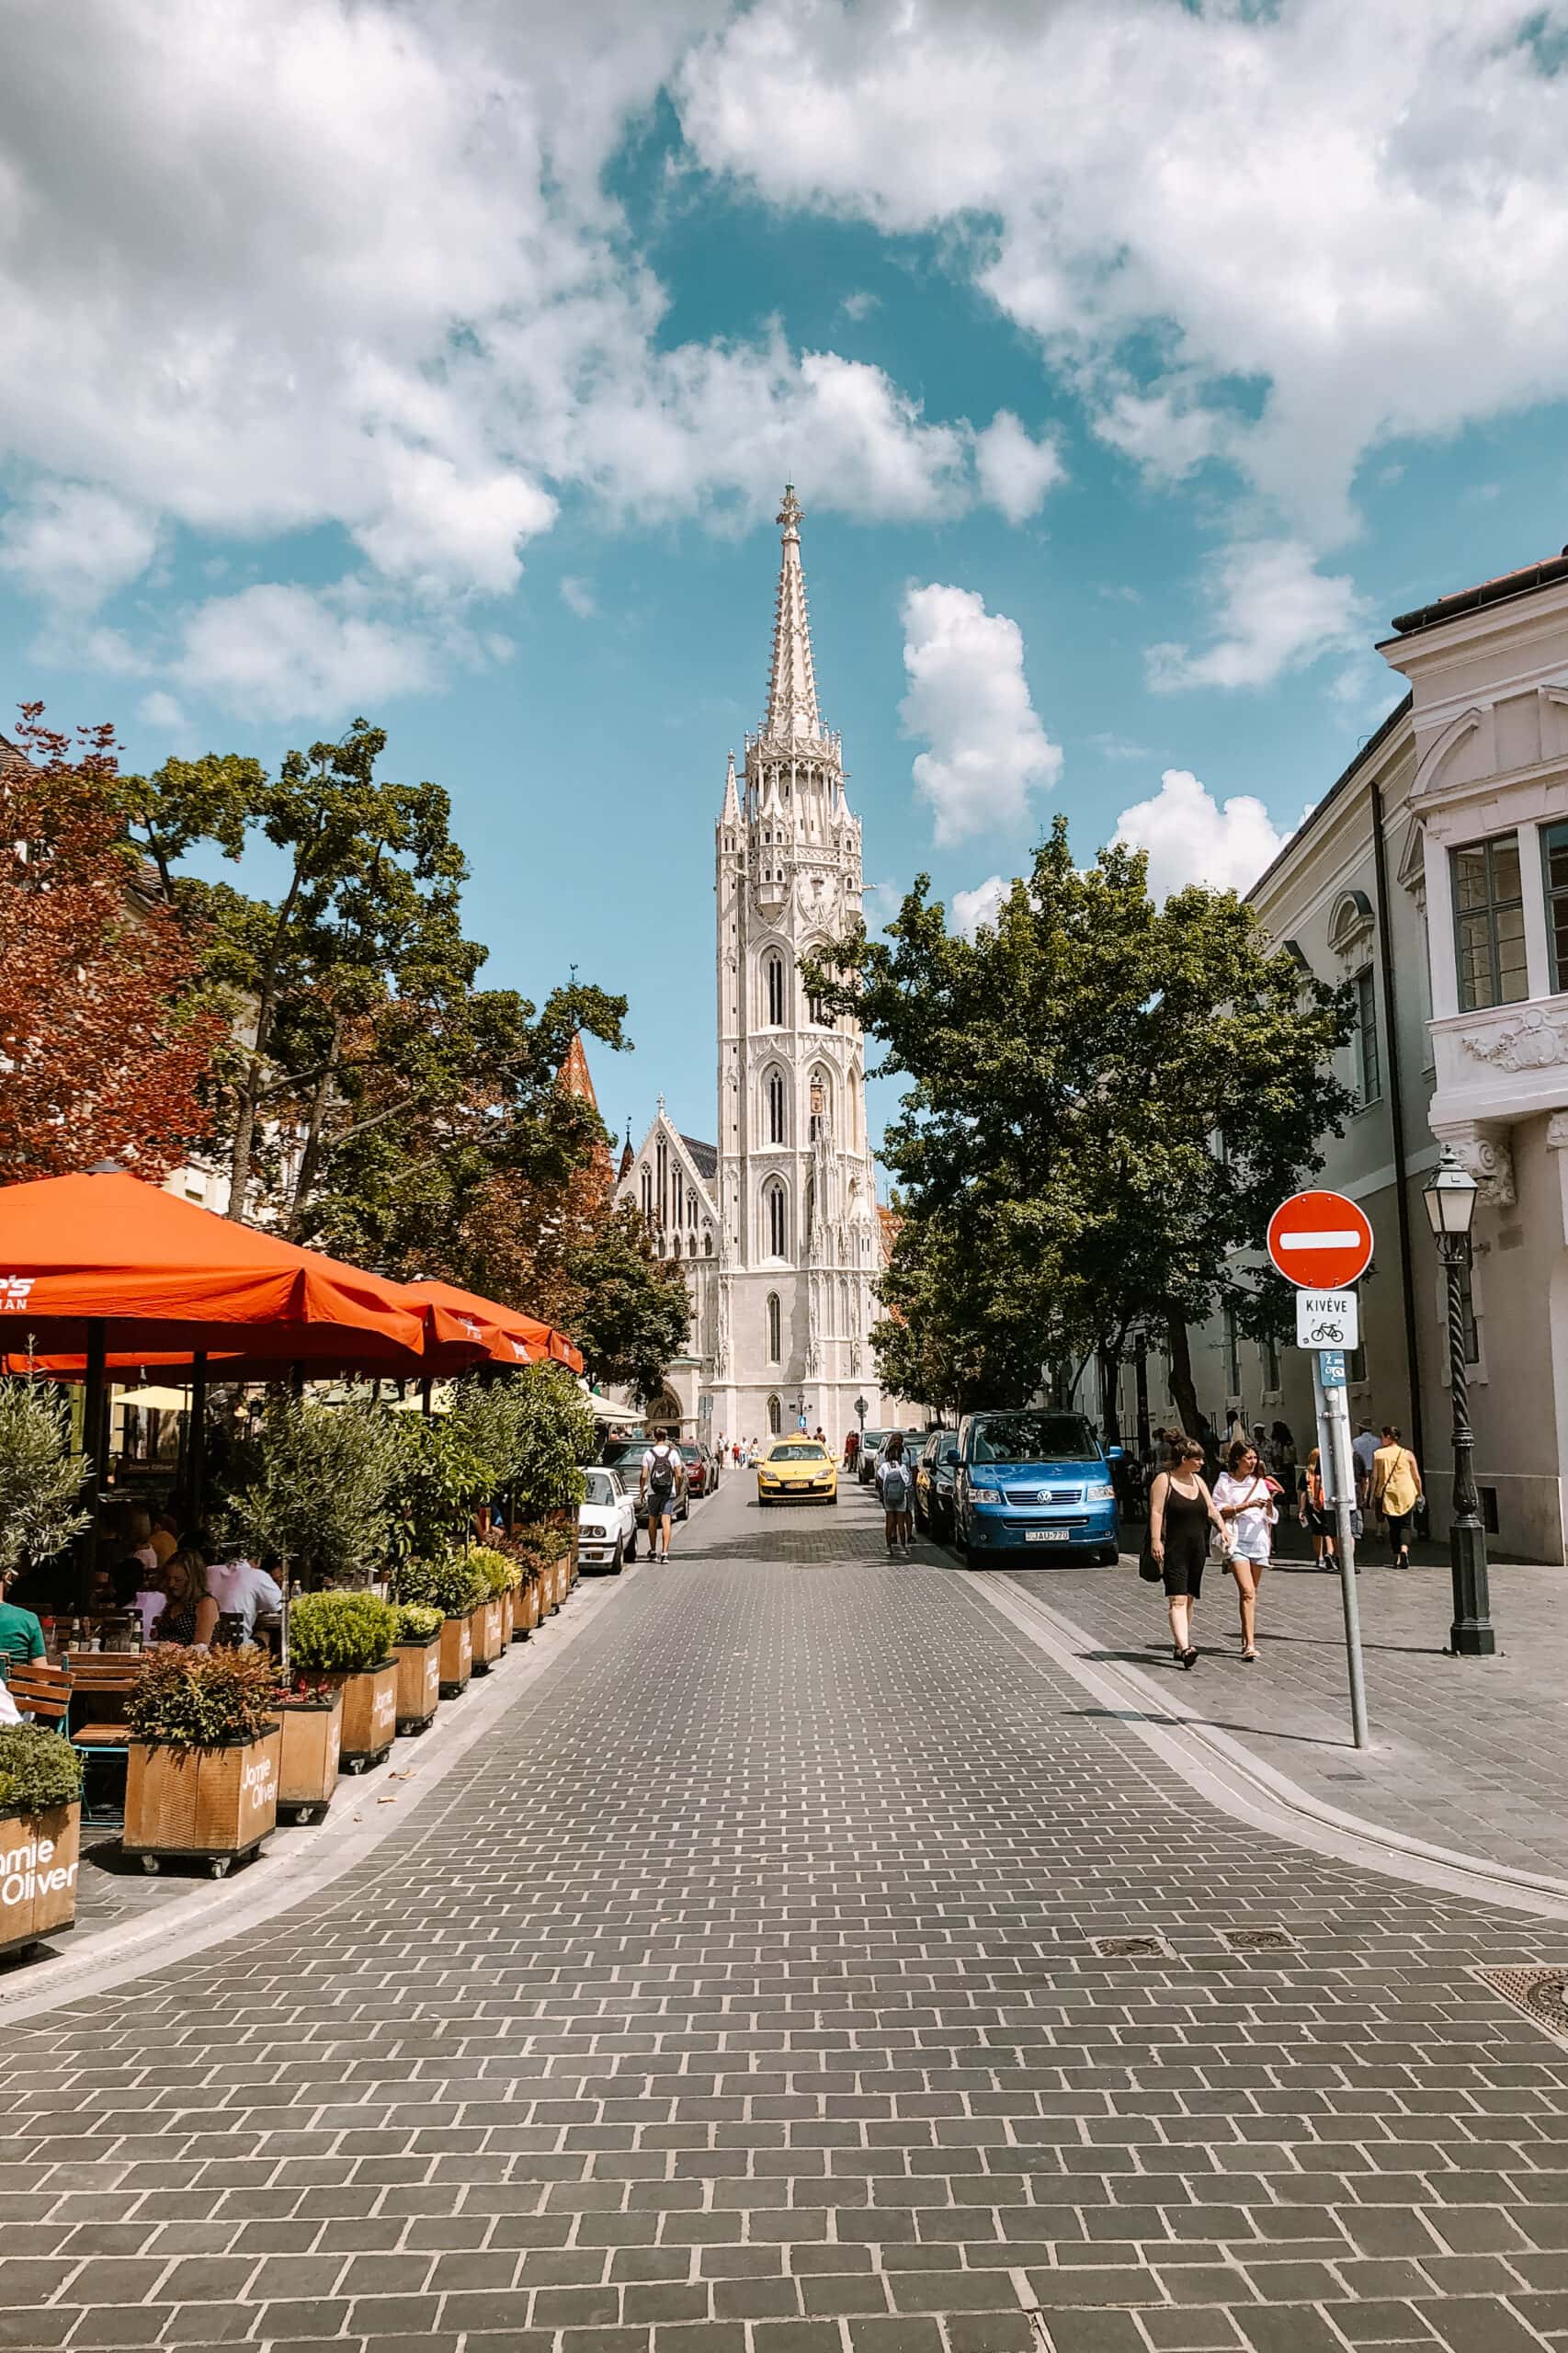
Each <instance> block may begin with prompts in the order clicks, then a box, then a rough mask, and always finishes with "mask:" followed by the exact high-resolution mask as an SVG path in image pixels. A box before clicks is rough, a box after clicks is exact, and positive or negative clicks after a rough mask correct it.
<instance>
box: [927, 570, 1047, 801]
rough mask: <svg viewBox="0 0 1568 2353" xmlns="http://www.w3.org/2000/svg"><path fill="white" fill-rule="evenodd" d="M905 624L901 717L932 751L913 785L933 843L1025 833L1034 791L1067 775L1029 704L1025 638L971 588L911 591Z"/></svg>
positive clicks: (936, 587)
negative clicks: (1022, 827) (1011, 829)
mask: <svg viewBox="0 0 1568 2353" xmlns="http://www.w3.org/2000/svg"><path fill="white" fill-rule="evenodd" d="M903 639H904V643H903V666H904V668H905V670H906V671H907V672H908V674H909V691H908V693H907V694H906V695H905V696H904V699H903V702H902V703H901V704H900V705H899V717H900V719H901V721H902V722H903V732H904V733H905V734H906V735H924V736H925V737H926V739H927V741H928V743H929V745H930V747H931V748H930V750H929V751H926V752H922V753H920V754H919V755H918V756H917V757H916V759H915V764H914V777H915V789H916V790H917V791H918V793H919V795H920V797H921V799H922V800H923V801H927V802H929V804H930V806H931V809H932V811H933V813H934V814H935V818H936V836H937V842H938V843H939V844H944V845H945V844H948V843H950V842H957V841H962V840H963V839H964V837H965V836H966V835H970V834H977V833H983V832H985V831H987V830H988V829H989V828H991V827H993V826H1006V825H1015V824H1020V823H1021V822H1022V821H1023V820H1024V818H1026V817H1027V815H1028V805H1029V794H1030V792H1031V790H1034V789H1035V788H1036V787H1044V788H1047V789H1049V788H1050V787H1051V785H1053V784H1054V783H1055V781H1056V779H1057V777H1058V776H1059V775H1060V774H1061V770H1062V753H1061V750H1060V747H1059V746H1058V745H1055V744H1053V743H1051V740H1050V738H1049V737H1048V736H1047V734H1046V733H1045V730H1044V728H1043V727H1042V726H1041V725H1040V719H1039V716H1038V714H1037V713H1036V710H1035V708H1034V705H1033V703H1032V702H1031V700H1030V699H1029V689H1028V679H1027V678H1026V677H1025V676H1024V640H1023V632H1022V631H1020V629H1019V628H1018V625H1017V621H1014V620H1008V619H1007V617H1006V614H1004V613H988V612H987V611H986V609H985V602H984V599H983V597H979V596H977V595H976V594H975V592H974V591H973V590H972V589H968V588H954V587H949V586H945V585H942V584H940V583H938V582H935V581H934V582H932V583H931V584H930V585H928V586H926V587H924V588H915V587H912V588H910V589H909V590H908V591H907V592H906V594H905V596H904V599H903Z"/></svg>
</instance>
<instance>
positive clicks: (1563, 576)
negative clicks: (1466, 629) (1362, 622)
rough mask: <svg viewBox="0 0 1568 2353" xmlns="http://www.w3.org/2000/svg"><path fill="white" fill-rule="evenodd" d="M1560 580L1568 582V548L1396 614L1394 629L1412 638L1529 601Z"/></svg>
mask: <svg viewBox="0 0 1568 2353" xmlns="http://www.w3.org/2000/svg"><path fill="white" fill-rule="evenodd" d="M1556 580H1568V548H1564V549H1563V551H1562V554H1561V555H1553V556H1543V557H1542V558H1541V560H1540V563H1526V564H1521V565H1520V567H1519V569H1518V570H1517V572H1500V573H1499V574H1497V576H1496V578H1495V579H1494V580H1483V581H1481V582H1479V583H1478V584H1477V585H1476V586H1475V587H1473V588H1456V589H1455V590H1454V591H1453V593H1452V595H1451V596H1448V597H1436V598H1434V600H1433V602H1432V603H1431V604H1429V605H1417V606H1415V608H1414V609H1413V610H1412V611H1410V612H1408V613H1396V614H1395V615H1394V618H1393V626H1394V628H1395V630H1396V631H1398V633H1399V635H1400V636H1401V637H1409V636H1410V635H1412V634H1413V632H1414V631H1416V630H1422V629H1435V628H1436V627H1437V623H1438V622H1439V621H1447V620H1453V619H1454V618H1455V617H1456V615H1458V614H1460V613H1472V612H1478V611H1479V610H1480V609H1481V608H1482V607H1483V605H1501V604H1506V602H1507V601H1508V599H1509V598H1510V597H1528V595H1529V593H1530V590H1531V589H1532V588H1545V587H1547V586H1548V585H1550V584H1551V582H1553V581H1556Z"/></svg>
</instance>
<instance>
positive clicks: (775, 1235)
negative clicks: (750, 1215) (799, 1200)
mask: <svg viewBox="0 0 1568 2353" xmlns="http://www.w3.org/2000/svg"><path fill="white" fill-rule="evenodd" d="M762 1239H763V1245H764V1247H765V1248H766V1250H767V1255H768V1256H769V1257H770V1258H782V1257H784V1256H786V1255H787V1245H788V1243H789V1239H790V1215H789V1204H788V1202H787V1200H786V1199H785V1196H784V1188H783V1186H782V1185H781V1184H780V1183H779V1181H778V1177H777V1176H774V1177H770V1178H769V1180H768V1182H767V1184H766V1185H765V1186H764V1187H763V1188H762Z"/></svg>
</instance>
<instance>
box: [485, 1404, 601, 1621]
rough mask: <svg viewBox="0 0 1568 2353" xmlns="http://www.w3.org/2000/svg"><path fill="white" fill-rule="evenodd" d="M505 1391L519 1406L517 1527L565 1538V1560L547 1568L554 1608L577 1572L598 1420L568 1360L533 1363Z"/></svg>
mask: <svg viewBox="0 0 1568 2353" xmlns="http://www.w3.org/2000/svg"><path fill="white" fill-rule="evenodd" d="M507 1392H508V1394H509V1395H510V1396H511V1397H513V1398H514V1399H515V1400H516V1401H517V1405H518V1407H519V1408H520V1416H519V1422H518V1428H517V1468H516V1470H515V1471H514V1472H513V1474H512V1478H511V1498H512V1519H513V1523H514V1526H515V1527H516V1529H517V1531H518V1532H519V1533H520V1534H522V1535H524V1536H525V1537H526V1536H528V1534H530V1533H531V1532H533V1531H535V1530H540V1529H555V1530H559V1531H560V1533H561V1535H562V1537H564V1539H565V1543H564V1546H563V1547H562V1554H561V1555H560V1556H559V1557H560V1558H561V1559H562V1562H563V1563H564V1565H563V1566H562V1567H559V1568H557V1567H551V1566H547V1567H546V1568H545V1569H544V1571H543V1575H544V1579H545V1584H546V1588H547V1592H548V1596H549V1598H548V1601H547V1607H550V1608H553V1607H555V1605H556V1604H557V1603H559V1602H560V1601H562V1600H563V1599H564V1598H565V1594H566V1589H567V1586H569V1585H570V1583H571V1580H572V1575H573V1574H574V1564H575V1561H576V1535H577V1506H578V1505H579V1504H580V1503H581V1502H582V1500H583V1496H584V1494H585V1480H584V1477H583V1472H582V1465H583V1464H584V1463H585V1462H591V1461H592V1460H593V1458H594V1450H595V1448H596V1446H597V1441H598V1425H597V1423H596V1421H595V1419H594V1415H593V1409H592V1407H591V1406H590V1405H588V1404H586V1402H585V1399H584V1396H583V1392H582V1391H581V1390H580V1389H579V1388H578V1386H577V1384H576V1382H575V1381H574V1380H573V1378H572V1375H571V1374H570V1373H569V1372H568V1371H567V1370H566V1368H565V1366H564V1365H559V1364H534V1365H529V1367H528V1370H527V1371H526V1372H521V1373H518V1374H517V1375H516V1376H515V1377H514V1378H513V1379H512V1380H511V1381H509V1382H508V1383H507ZM541 1549H543V1548H541Z"/></svg>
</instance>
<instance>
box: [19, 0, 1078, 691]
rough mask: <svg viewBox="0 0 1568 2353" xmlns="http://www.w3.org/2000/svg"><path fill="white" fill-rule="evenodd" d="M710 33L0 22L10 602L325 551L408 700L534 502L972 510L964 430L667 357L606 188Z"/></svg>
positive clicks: (691, 9)
mask: <svg viewBox="0 0 1568 2353" xmlns="http://www.w3.org/2000/svg"><path fill="white" fill-rule="evenodd" d="M726 6H727V0H599V5H598V6H596V7H595V8H592V9H586V10H584V9H579V10H576V11H572V10H565V11H562V10H556V11H553V12H552V11H549V10H542V11H541V10H540V9H539V8H537V7H528V8H524V9H518V8H517V7H516V6H507V5H506V4H505V0H464V5H463V6H460V7H453V6H441V5H440V0H357V5H354V6H348V5H347V0H268V4H267V6H262V5H260V0H160V5H159V6H156V7H153V8H142V9H136V8H131V9H127V8H125V7H122V6H117V5H116V0H80V6H79V7H78V9H77V11H76V14H75V17H74V40H73V42H72V44H71V53H70V57H69V62H68V63H67V60H66V58H65V56H64V55H63V53H62V49H61V44H60V33H59V13H58V10H57V8H55V7H54V6H51V5H50V0H14V5H13V6H12V7H11V8H10V9H9V11H8V12H7V17H6V99H7V108H6V130H5V135H4V145H3V148H0V222H4V227H3V228H0V317H3V318H4V320H5V322H6V325H5V332H4V334H3V335H0V463H3V464H4V465H5V467H6V478H7V480H9V481H10V482H13V483H17V484H19V485H21V494H22V505H21V506H20V508H19V510H18V511H17V513H16V514H14V515H13V516H12V517H11V520H10V523H9V525H8V527H7V531H6V557H5V561H6V563H7V565H8V567H9V569H10V571H11V572H12V573H13V574H14V575H15V576H16V577H17V579H18V580H20V581H21V582H22V583H23V585H26V586H27V587H28V589H30V590H33V591H35V592H37V593H39V594H45V593H47V594H48V595H49V596H51V597H53V598H55V599H56V600H57V601H58V602H60V603H62V605H65V606H67V607H70V608H83V607H85V605H86V604H87V603H88V601H89V600H90V598H91V597H94V596H96V595H97V593H99V592H100V591H102V590H106V589H107V588H108V587H113V586H120V585H124V584H125V583H126V582H127V581H128V580H130V579H132V578H134V577H135V576H136V575H137V574H138V573H139V572H140V571H141V570H142V568H143V567H144V566H145V565H146V563H148V561H149V559H150V557H151V555H152V553H153V548H154V545H155V544H156V541H157V540H158V538H159V537H160V536H166V535H171V534H172V533H173V532H174V531H175V530H179V529H183V530H186V531H187V532H191V533H196V534H200V535H203V536H204V537H206V538H208V539H209V540H210V539H213V538H219V537H222V538H226V539H238V540H246V541H249V542H250V543H251V544H252V545H253V547H255V548H256V549H257V550H259V551H260V555H259V562H258V565H257V569H259V571H260V573H261V574H262V577H263V578H264V579H265V578H266V576H267V573H268V572H269V571H271V570H273V569H278V570H287V569H288V568H289V566H288V564H287V563H280V562H278V559H277V558H276V557H274V556H273V555H272V552H271V551H270V549H269V548H268V545H267V543H268V542H269V541H276V540H282V539H283V538H285V537H286V536H288V535H296V534H300V533H303V532H307V531H318V530H323V529H332V528H334V527H335V528H336V529H338V530H340V531H341V532H342V533H343V534H344V535H346V537H347V540H349V541H350V542H351V543H352V545H353V546H354V547H355V548H356V549H357V550H358V552H359V555H360V557H361V558H362V560H363V563H364V567H365V569H364V572H363V574H362V575H361V576H362V578H363V579H364V580H365V582H366V584H367V588H368V593H369V594H371V595H373V596H374V597H376V598H377V599H378V600H380V602H379V616H378V620H377V623H376V627H377V628H378V629H381V630H383V631H384V630H388V629H390V630H392V631H393V632H394V633H395V635H396V638H397V641H398V642H400V643H401V644H403V646H405V647H406V646H407V645H409V644H411V643H413V642H415V639H418V640H419V642H421V643H422V644H423V645H424V647H425V649H426V662H427V663H428V664H430V665H432V666H438V665H439V663H440V660H441V659H442V652H441V649H442V647H443V644H444V643H445V642H446V641H447V639H448V637H449V631H450V630H451V628H452V626H453V622H452V619H451V613H450V611H449V610H448V609H447V608H449V607H454V606H455V605H457V604H459V603H460V602H461V601H462V600H466V599H469V598H472V597H496V596H504V595H506V594H507V593H508V592H509V591H510V590H511V589H512V588H513V587H514V586H515V585H516V582H517V575H518V571H519V568H520V564H521V561H522V557H523V553H524V551H525V550H526V548H527V545H528V541H529V540H532V539H535V538H537V537H538V536H539V535H540V533H542V532H545V531H548V530H549V529H551V527H552V525H553V524H554V522H555V520H556V517H557V514H558V509H559V505H560V502H561V500H562V496H563V495H567V494H576V495H581V494H587V495H589V496H590V497H594V498H597V500H598V501H600V502H601V503H602V504H603V506H605V507H606V508H607V509H608V511H609V513H610V515H611V517H612V518H617V519H619V518H622V517H628V516H633V517H642V518H652V517H673V516H681V515H686V514H692V513H695V514H698V515H699V516H704V517H708V518H709V519H710V520H711V521H713V522H714V523H715V524H716V525H718V526H720V527H723V528H730V527H733V526H734V525H737V524H745V523H748V522H752V521H756V520H758V519H760V518H762V517H764V516H767V517H771V515H772V513H773V511H774V504H775V502H776V501H777V498H778V484H779V483H780V482H781V481H782V480H783V479H784V477H785V475H786V473H789V472H793V473H794V476H795V479H796V481H797V482H798V483H799V484H800V487H801V494H802V496H803V497H804V498H805V499H806V500H807V501H808V503H809V504H811V505H812V506H814V507H816V508H817V509H818V510H819V511H820V510H823V509H836V510H837V511H839V512H841V513H845V514H848V515H851V516H854V517H859V518H865V519H875V518H883V517H895V518H899V519H905V520H909V519H920V520H936V519H939V518H942V517H948V516H951V515H956V514H959V513H960V512H962V511H963V510H964V508H965V507H967V506H971V505H972V504H973V502H974V500H975V498H976V497H977V496H978V495H980V494H981V492H982V483H981V470H982V463H983V466H984V469H985V472H986V473H987V476H988V477H991V476H994V475H995V474H996V473H997V468H998V462H999V461H998V459H997V456H996V454H995V453H996V450H997V449H998V447H999V446H1000V445H999V444H998V443H997V442H996V441H995V440H994V438H991V439H983V435H982V432H981V430H979V429H977V428H982V427H983V425H984V420H983V419H981V420H977V421H976V423H974V424H971V422H970V421H968V420H966V419H964V418H962V417H959V418H955V419H952V420H950V421H947V420H942V419H933V418H927V417H926V415H924V414H923V413H922V410H921V407H920V404H919V403H918V402H917V401H915V400H914V399H912V398H910V397H909V396H908V395H907V394H906V393H905V392H903V391H902V390H901V388H900V387H899V386H898V385H897V384H895V383H894V382H893V381H892V380H891V379H890V378H889V377H888V376H887V375H886V374H884V372H883V371H882V370H881V369H876V368H871V367H866V366H863V365H860V364H858V363H855V362H851V361H850V360H848V359H846V358H843V357H842V356H841V355H839V354H837V353H835V352H833V351H831V350H824V351H814V352H813V351H801V350H800V349H798V348H796V347H792V346H791V345H790V343H789V341H788V340H787V339H786V337H785V336H784V335H783V332H782V330H781V329H780V328H778V326H776V325H775V326H771V327H767V328H765V329H763V330H762V331H760V332H758V333H756V334H754V335H749V336H748V337H743V338H723V339H721V338H718V337H715V338H713V339H711V340H708V341H689V342H686V343H676V344H672V343H671V342H670V340H669V338H668V336H667V335H666V333H665V312H666V309H667V298H666V296H665V290H664V289H663V288H662V287H661V285H660V284H659V282H658V280H657V279H656V278H655V277H654V275H653V271H652V269H651V268H650V267H649V266H648V263H647V260H646V258H645V256H643V255H642V253H641V252H640V251H639V249H638V245H637V240H636V234H635V229H634V225H633V224H632V223H631V222H629V221H628V220H627V218H626V216H625V214H624V212H623V210H622V209H621V207H620V205H619V202H618V201H617V200H616V199H614V198H612V197H611V196H610V195H609V194H608V191H607V185H606V182H607V174H608V166H609V165H611V163H612V162H613V161H614V159H615V158H616V157H617V155H618V154H619V152H620V149H621V147H622V144H623V142H624V140H625V137H626V134H627V131H628V128H629V126H630V125H631V124H632V123H633V122H634V121H636V120H638V119H642V118H643V117H644V116H645V115H646V113H647V111H648V110H649V108H651V107H652V106H653V102H654V100H655V99H656V97H658V94H659V92H660V90H661V89H662V88H664V87H666V86H668V85H671V83H672V81H673V78H674V76H675V75H676V73H677V71H678V69H679V65H680V63H681V60H682V57H683V55H684V54H685V53H686V52H687V50H688V49H689V48H690V46H691V44H692V42H693V41H694V40H699V39H700V38H701V37H703V36H704V35H705V34H706V33H708V32H710V31H711V30H712V29H714V28H716V27H717V26H718V25H719V24H720V23H721V22H722V18H723V17H724V15H725V13H726ZM1033 462H1034V464H1035V467H1036V469H1037V472H1038V471H1039V469H1040V467H1041V466H1043V464H1044V462H1045V460H1043V459H1042V458H1036V459H1035V460H1034V461H1033ZM1027 463H1028V460H1025V459H1023V458H1022V457H1020V458H1019V459H1018V460H1017V461H1016V462H1015V465H1014V467H1013V469H1012V474H1013V477H1014V478H1015V480H1014V481H1010V482H1009V483H1008V485H1007V496H1008V497H1009V499H1011V500H1012V501H1013V502H1014V503H1015V504H1016V503H1017V500H1018V499H1020V498H1021V497H1022V496H1023V494H1024V493H1023V491H1022V489H1021V488H1018V487H1017V486H1015V484H1016V480H1017V479H1018V478H1021V472H1022V470H1023V469H1024V468H1025V467H1026V466H1027ZM1004 472H1006V469H1004ZM30 485H36V487H29V486H30ZM986 494H991V493H990V490H989V487H988V488H987V493H986ZM89 502H96V505H95V506H90V505H89ZM209 552H211V551H210V550H209V549H197V550H195V551H192V554H193V556H194V558H195V560H196V561H198V562H199V561H200V560H201V558H202V557H203V556H204V555H206V554H208V553H209ZM389 589H390V590H392V592H393V594H392V597H391V598H390V599H389V598H388V597H387V594H386V592H387V591H388V590H389ZM301 593H302V594H307V595H308V593H309V592H308V591H305V592H301ZM279 609H289V608H288V607H287V606H286V605H285V606H284V607H282V608H279ZM259 659H260V663H261V666H262V667H264V668H265V654H262V655H261V656H260V657H259ZM313 675H317V673H316V672H315V671H313V670H312V666H311V665H306V667H305V670H304V673H303V676H304V677H305V678H306V679H308V678H309V677H310V676H313Z"/></svg>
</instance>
